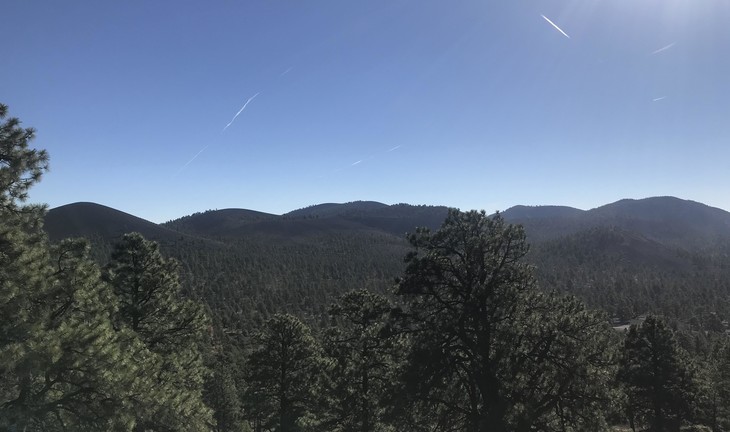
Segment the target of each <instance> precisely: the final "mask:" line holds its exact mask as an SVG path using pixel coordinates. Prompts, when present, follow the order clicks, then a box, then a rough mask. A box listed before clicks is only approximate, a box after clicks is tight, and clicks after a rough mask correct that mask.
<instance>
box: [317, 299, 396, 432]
mask: <svg viewBox="0 0 730 432" xmlns="http://www.w3.org/2000/svg"><path fill="white" fill-rule="evenodd" d="M390 312H391V305H390V302H389V301H388V299H387V298H385V297H383V296H381V295H378V294H375V293H371V292H369V291H367V290H358V291H352V292H349V293H347V294H345V295H343V296H342V297H340V299H339V300H338V302H337V303H335V304H334V305H332V307H331V308H330V311H329V313H330V316H331V318H332V326H331V327H330V328H329V329H328V330H327V332H326V333H325V336H324V343H323V345H324V351H325V355H326V356H327V358H328V360H329V362H330V365H329V368H328V378H329V381H328V382H329V388H328V389H327V393H328V398H329V410H328V411H327V417H328V418H327V421H326V427H327V430H332V431H343V432H344V431H347V432H355V431H361V432H369V431H380V430H383V428H384V421H385V418H384V417H385V407H384V406H383V403H384V399H385V397H386V396H387V395H388V393H389V391H390V390H392V389H393V382H392V381H393V379H394V378H395V373H394V372H395V367H396V364H397V363H396V359H397V357H398V354H399V353H398V352H397V351H396V350H397V349H398V348H402V340H401V339H402V338H401V337H398V336H397V335H395V334H394V333H393V332H392V329H391V328H390V326H389V317H390Z"/></svg>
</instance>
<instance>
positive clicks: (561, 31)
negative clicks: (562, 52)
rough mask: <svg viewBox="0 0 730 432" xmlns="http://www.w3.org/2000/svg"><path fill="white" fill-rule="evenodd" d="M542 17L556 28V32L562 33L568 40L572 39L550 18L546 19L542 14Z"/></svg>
mask: <svg viewBox="0 0 730 432" xmlns="http://www.w3.org/2000/svg"><path fill="white" fill-rule="evenodd" d="M540 16H541V17H543V18H544V19H545V21H547V22H549V23H550V25H551V26H553V27H555V30H557V31H559V32H560V33H562V34H563V36H565V37H567V38H568V39H570V36H568V34H567V33H565V32H564V31H563V30H562V29H561V28H560V27H558V26H557V24H555V23H554V22H552V21H550V18H548V17H546V16H545V15H542V14H541V15H540Z"/></svg>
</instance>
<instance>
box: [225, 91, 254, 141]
mask: <svg viewBox="0 0 730 432" xmlns="http://www.w3.org/2000/svg"><path fill="white" fill-rule="evenodd" d="M258 95H259V93H256V94H255V95H253V96H251V97H250V98H248V100H247V101H246V103H245V104H243V106H242V107H241V109H240V110H238V112H237V113H236V115H234V116H233V118H232V119H231V121H230V122H228V124H227V125H226V127H224V128H223V131H225V130H226V129H228V126H230V125H232V124H233V122H234V121H236V117H238V116H239V114H241V113H242V112H243V110H245V109H246V106H247V105H248V104H249V103H250V102H251V101H252V100H254V98H255V97H256V96H258ZM221 132H222V131H221Z"/></svg>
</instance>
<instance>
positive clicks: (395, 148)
mask: <svg viewBox="0 0 730 432" xmlns="http://www.w3.org/2000/svg"><path fill="white" fill-rule="evenodd" d="M402 146H403V145H402V144H401V145H397V146H395V147H393V148H392V149H390V150H388V151H387V153H390V152H392V151H395V150H398V149H399V148H401V147H402Z"/></svg>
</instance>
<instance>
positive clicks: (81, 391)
mask: <svg viewBox="0 0 730 432" xmlns="http://www.w3.org/2000/svg"><path fill="white" fill-rule="evenodd" d="M6 111H7V109H6V107H5V106H2V105H0V117H4V116H5V115H6ZM32 136H33V132H32V130H31V129H22V128H20V126H19V122H18V120H16V119H9V120H8V121H6V122H4V123H3V124H2V125H0V162H1V163H0V382H1V383H2V384H0V428H6V429H10V430H68V429H72V430H107V429H121V430H124V429H129V427H131V424H132V423H131V422H132V421H133V420H132V418H131V417H130V415H129V411H128V410H127V409H126V407H125V399H126V396H127V395H128V392H129V391H133V390H134V389H135V388H138V387H139V386H138V385H137V384H138V381H137V379H136V376H137V375H136V373H135V372H136V370H134V368H133V367H131V363H130V362H129V361H128V360H129V356H128V354H127V351H126V348H127V347H128V346H123V345H121V344H120V341H119V339H118V337H117V333H116V332H115V330H114V329H113V327H112V325H111V313H112V311H113V304H114V303H113V301H112V300H111V298H110V297H111V295H110V290H109V289H108V287H107V286H106V285H104V284H103V283H101V282H100V280H99V270H98V268H97V267H96V265H95V264H93V263H92V262H91V261H90V260H89V259H88V255H87V252H88V249H87V246H86V244H85V243H84V242H80V241H68V242H64V243H62V244H61V245H59V246H58V247H55V248H53V249H52V250H51V248H50V246H49V245H48V242H47V240H46V237H45V235H44V233H43V231H42V218H43V213H44V209H43V207H40V206H25V205H22V201H23V200H24V199H26V198H27V191H28V189H29V188H30V186H31V185H32V184H33V183H34V182H36V181H38V180H39V179H40V176H41V174H42V172H43V171H44V170H45V169H46V167H47V155H46V154H45V152H43V151H37V150H29V149H28V142H29V140H30V139H31V138H32Z"/></svg>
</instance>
